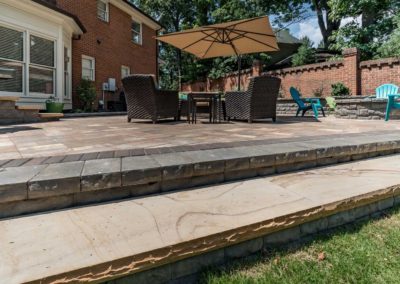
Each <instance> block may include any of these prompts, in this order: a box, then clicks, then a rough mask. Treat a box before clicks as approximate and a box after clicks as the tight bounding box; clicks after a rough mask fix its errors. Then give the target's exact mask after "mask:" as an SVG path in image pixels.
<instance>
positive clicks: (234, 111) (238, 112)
mask: <svg viewBox="0 0 400 284" xmlns="http://www.w3.org/2000/svg"><path fill="white" fill-rule="evenodd" d="M280 85H281V80H280V79H279V78H275V77H268V76H260V77H254V78H251V79H250V84H249V88H248V90H247V91H245V92H227V93H226V94H225V105H226V116H227V117H228V120H229V119H238V120H247V121H248V122H249V123H251V122H252V121H253V120H254V119H263V118H272V120H273V121H274V122H275V121H276V101H277V99H278V93H279V88H280Z"/></svg>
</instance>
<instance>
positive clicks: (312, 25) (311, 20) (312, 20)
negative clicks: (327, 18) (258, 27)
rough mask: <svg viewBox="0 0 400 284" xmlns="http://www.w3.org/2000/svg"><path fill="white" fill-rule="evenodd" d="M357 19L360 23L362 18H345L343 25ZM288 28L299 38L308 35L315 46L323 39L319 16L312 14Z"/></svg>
mask: <svg viewBox="0 0 400 284" xmlns="http://www.w3.org/2000/svg"><path fill="white" fill-rule="evenodd" d="M274 18H275V17H274V16H271V22H272V23H273V20H274ZM354 20H356V21H357V22H358V23H360V21H361V18H360V17H359V18H356V19H354V18H344V19H342V21H341V25H342V26H343V25H345V24H347V23H349V22H351V21H354ZM288 29H289V30H290V33H291V34H292V35H294V36H295V37H297V38H299V39H300V38H302V37H304V36H307V37H309V38H310V39H311V41H312V42H313V43H314V46H315V47H317V46H318V44H319V43H320V42H321V40H322V34H321V30H320V29H319V26H318V19H317V16H313V15H311V16H310V17H308V18H307V19H305V20H303V21H301V22H298V23H294V24H291V25H289V26H288Z"/></svg>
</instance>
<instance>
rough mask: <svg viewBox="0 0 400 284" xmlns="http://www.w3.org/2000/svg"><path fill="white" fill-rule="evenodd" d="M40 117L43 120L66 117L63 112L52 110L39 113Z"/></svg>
mask: <svg viewBox="0 0 400 284" xmlns="http://www.w3.org/2000/svg"><path fill="white" fill-rule="evenodd" d="M39 117H40V118H42V119H43V120H59V119H60V118H63V117H64V114H63V113H50V112H41V113H39Z"/></svg>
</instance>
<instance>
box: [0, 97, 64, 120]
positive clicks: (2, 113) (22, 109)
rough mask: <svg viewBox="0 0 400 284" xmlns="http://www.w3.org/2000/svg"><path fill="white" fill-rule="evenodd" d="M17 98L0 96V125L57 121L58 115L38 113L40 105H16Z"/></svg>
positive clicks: (59, 115)
mask: <svg viewBox="0 0 400 284" xmlns="http://www.w3.org/2000/svg"><path fill="white" fill-rule="evenodd" d="M18 100H19V97H5V96H0V125H7V124H16V123H32V122H41V121H49V120H58V119H59V118H61V117H63V114H59V113H39V111H40V109H41V106H40V105H37V106H35V105H16V103H17V102H18Z"/></svg>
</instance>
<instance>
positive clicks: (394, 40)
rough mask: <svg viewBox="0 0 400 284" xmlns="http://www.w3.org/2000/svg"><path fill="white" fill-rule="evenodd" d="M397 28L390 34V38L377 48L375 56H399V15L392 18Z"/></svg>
mask: <svg viewBox="0 0 400 284" xmlns="http://www.w3.org/2000/svg"><path fill="white" fill-rule="evenodd" d="M393 20H394V21H395V23H396V24H397V28H396V29H395V30H394V31H393V33H392V34H391V35H390V38H389V40H388V41H387V42H385V43H384V44H383V45H382V46H381V47H379V48H378V54H377V56H376V57H382V58H384V57H399V58H400V15H397V17H396V18H394V19H393Z"/></svg>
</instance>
